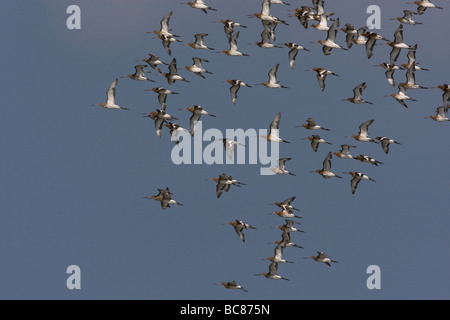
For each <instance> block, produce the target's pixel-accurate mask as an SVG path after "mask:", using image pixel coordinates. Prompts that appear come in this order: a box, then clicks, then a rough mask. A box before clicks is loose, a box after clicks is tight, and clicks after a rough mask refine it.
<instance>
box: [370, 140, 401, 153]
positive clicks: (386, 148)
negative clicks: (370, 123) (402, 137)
mask: <svg viewBox="0 0 450 320" xmlns="http://www.w3.org/2000/svg"><path fill="white" fill-rule="evenodd" d="M375 139H377V140H378V141H380V142H381V147H382V148H383V151H384V153H386V154H388V153H389V146H390V145H391V144H393V143H394V144H398V145H401V143H400V142H398V141H395V140H392V139H390V138H388V137H376V138H375Z"/></svg>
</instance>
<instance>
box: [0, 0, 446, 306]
mask: <svg viewBox="0 0 450 320" xmlns="http://www.w3.org/2000/svg"><path fill="white" fill-rule="evenodd" d="M289 2H290V3H291V4H292V6H290V7H287V6H282V5H273V6H272V13H273V14H274V15H276V16H278V17H280V18H281V19H283V20H286V21H287V22H288V23H289V26H285V25H279V26H278V27H277V30H276V31H277V41H276V42H277V43H284V42H291V41H292V42H298V43H299V44H302V45H304V46H305V47H307V48H308V49H310V50H311V52H300V53H299V54H298V56H297V63H296V66H295V69H294V70H291V69H290V68H289V64H288V59H287V54H288V51H289V50H288V49H287V48H285V47H284V48H282V49H277V48H275V49H267V50H264V49H261V48H258V47H256V46H254V45H249V43H252V42H255V41H259V40H260V33H261V31H262V26H261V23H260V21H259V20H257V19H255V18H249V17H247V15H248V14H252V13H255V12H259V11H260V9H261V1H260V0H258V1H256V0H255V1H254V0H251V1H245V2H244V3H245V4H242V1H238V0H229V1H227V2H226V3H225V2H223V1H217V0H210V1H207V3H208V4H209V5H211V6H212V7H214V8H216V9H217V10H218V11H217V12H210V13H208V14H204V13H203V12H201V11H198V10H195V9H192V8H190V7H188V6H186V5H182V4H180V3H179V1H172V0H170V1H169V0H158V1H152V0H150V1H136V0H132V1H127V2H123V1H75V2H74V1H57V2H56V1H36V2H31V1H3V2H2V3H1V4H0V7H1V10H0V12H2V19H0V21H1V22H0V23H1V30H2V40H3V41H2V42H3V45H2V50H1V58H2V61H4V64H3V67H2V73H1V75H0V81H1V87H2V95H1V96H2V108H1V111H0V130H1V144H2V153H1V158H0V159H1V164H2V165H1V167H2V171H1V176H0V179H1V181H2V183H1V184H0V186H1V190H0V197H1V201H0V203H1V204H0V208H1V214H0V254H1V261H2V262H1V263H0V272H1V275H2V276H1V277H0V298H2V299H295V300H296V299H447V298H448V297H449V294H450V290H449V288H450V280H449V276H448V270H449V267H450V237H449V233H448V227H447V226H448V225H449V224H450V216H449V210H448V191H449V189H450V182H449V181H450V172H449V171H448V169H447V168H448V160H447V159H448V158H449V156H450V150H449V148H448V143H446V139H445V137H446V136H447V135H448V132H449V130H450V129H449V127H448V126H447V123H436V122H434V121H432V120H430V119H424V117H426V116H428V115H431V114H433V113H434V111H435V109H436V107H438V106H440V105H442V92H441V91H440V90H437V89H433V90H415V91H408V94H409V95H410V96H412V97H413V98H414V99H417V100H418V101H417V102H409V103H408V105H409V108H408V109H405V108H403V107H402V106H401V105H400V104H398V103H397V102H396V101H395V100H394V99H392V98H390V97H384V96H385V95H389V94H391V93H394V92H396V88H392V87H390V86H389V84H388V83H387V81H386V79H385V76H384V70H383V69H381V68H375V67H373V66H374V65H375V64H380V63H382V62H385V61H388V59H389V52H390V48H389V47H388V46H383V45H379V46H376V47H375V50H374V56H373V57H372V59H370V60H368V59H367V57H366V54H365V49H364V47H360V46H354V47H353V48H352V49H351V50H349V51H342V50H333V52H332V55H330V56H324V55H323V54H322V51H321V46H320V45H319V44H312V43H310V42H312V41H316V40H319V39H325V38H326V33H325V32H323V31H317V30H314V29H312V28H310V29H307V30H306V29H304V28H303V27H302V26H301V25H300V23H299V22H298V21H297V19H296V18H293V17H289V13H290V12H289V10H290V9H294V8H299V7H300V6H301V5H310V2H309V1H306V0H305V1H289ZM405 2H406V1H405ZM405 2H404V1H389V2H387V1H375V0H373V1H358V2H357V3H356V2H355V1H350V0H343V1H326V3H325V6H326V10H327V11H333V12H335V15H334V17H339V18H340V22H341V26H342V27H343V26H344V24H345V23H351V24H353V25H354V26H355V27H359V26H363V25H364V24H365V23H366V20H367V18H368V16H369V15H367V14H366V9H367V7H368V6H369V5H372V4H376V5H379V6H380V7H381V19H382V20H381V30H378V31H377V32H378V33H380V34H381V35H383V36H385V37H386V38H388V39H393V33H394V31H395V30H396V29H397V27H398V22H396V21H391V20H389V19H390V18H395V17H398V16H401V15H402V13H403V10H404V9H412V10H414V9H415V6H413V5H409V4H406V3H405ZM436 3H437V4H438V5H442V6H444V7H445V3H444V2H443V1H438V0H437V1H436ZM72 4H76V5H79V6H80V8H81V30H68V29H67V28H66V19H67V18H68V17H69V15H68V14H66V8H67V7H68V6H69V5H72ZM448 10H450V8H445V9H444V10H437V9H435V10H433V9H429V10H427V11H426V13H425V14H424V15H421V16H415V18H416V20H417V21H420V22H423V23H424V24H423V25H420V26H408V25H406V26H405V27H404V40H405V42H406V43H408V44H410V45H414V44H416V43H417V44H418V50H417V60H418V61H419V63H420V65H421V66H423V67H425V68H429V69H430V71H428V72H426V71H422V72H420V71H418V72H417V73H416V79H417V81H418V83H419V84H422V85H424V86H430V87H431V86H437V85H440V84H443V83H448V81H449V79H448V74H449V64H448V53H449V50H450V45H449V44H448V43H446V42H444V43H438V41H439V39H441V38H442V37H444V36H445V31H446V30H448V29H449V22H448V21H449V20H448ZM170 11H173V16H172V19H171V21H170V23H171V28H172V30H173V32H174V33H175V34H178V35H180V36H181V37H180V39H181V40H182V41H183V42H184V43H187V42H192V41H193V40H194V34H195V33H208V34H209V36H208V37H207V38H206V43H207V44H208V45H209V46H211V47H213V48H215V49H216V50H214V51H207V52H204V51H197V50H194V49H192V48H190V47H187V46H184V45H180V44H177V43H175V44H172V45H171V48H172V57H175V58H176V59H177V62H178V66H179V67H180V69H182V68H183V67H184V66H187V65H190V64H192V60H191V58H192V57H195V56H199V57H202V58H205V59H207V60H209V63H205V64H204V66H205V67H206V69H207V70H209V71H211V72H213V73H214V74H212V75H207V80H204V79H201V78H200V77H197V76H196V75H194V74H191V73H189V72H188V71H187V70H180V74H182V75H183V76H185V77H186V78H187V79H188V80H189V81H191V83H183V82H177V83H175V84H174V85H173V86H169V85H168V84H167V82H166V81H165V79H164V77H161V76H159V75H157V74H156V73H155V72H154V71H153V69H151V68H148V69H149V70H151V73H150V78H151V79H153V80H155V81H156V82H155V83H144V82H136V81H133V80H131V79H119V84H118V87H117V91H116V98H117V102H118V104H119V105H122V106H126V107H129V108H130V110H129V111H121V110H120V111H116V110H104V109H101V108H94V107H92V106H91V104H93V103H99V102H103V101H104V99H105V91H106V89H107V88H108V86H109V85H110V83H111V82H112V81H113V80H114V79H115V78H117V77H120V76H124V75H127V74H129V73H132V72H133V66H134V65H135V64H136V63H135V60H137V59H142V58H144V57H145V56H146V55H147V54H148V53H153V54H156V55H158V56H159V57H160V58H161V60H163V61H165V62H170V60H171V59H172V57H170V56H168V55H167V53H166V52H165V51H164V49H163V47H162V45H161V43H160V41H159V40H158V39H153V36H152V35H150V34H147V33H146V32H148V31H153V30H156V29H159V22H160V20H161V19H162V18H163V17H164V16H165V15H166V14H167V13H168V12H170ZM227 18H229V19H232V20H235V21H238V22H240V23H241V24H244V25H246V26H248V28H247V29H239V30H240V37H239V39H238V47H239V49H240V50H241V51H243V52H245V53H248V54H249V55H250V56H249V57H228V56H226V55H224V54H218V53H216V51H221V50H225V49H228V43H227V41H226V38H225V34H224V32H223V27H222V25H221V24H218V23H213V21H216V20H219V19H227ZM337 39H338V40H337V41H338V43H340V44H341V45H345V37H344V35H343V33H342V32H339V33H338V37H337ZM399 62H400V63H406V62H407V60H406V52H402V53H401V55H400V58H399ZM277 63H279V64H280V67H279V70H278V80H280V83H282V84H283V85H286V86H289V87H290V88H289V89H268V88H264V87H260V86H255V85H254V84H256V83H260V82H263V81H266V80H267V72H268V71H269V69H270V68H271V67H273V66H274V65H275V64H277ZM313 67H324V68H328V69H330V70H332V71H334V72H335V73H337V74H339V75H340V77H328V78H327V87H326V89H325V92H321V91H320V89H319V87H318V84H317V81H316V77H315V73H312V72H307V71H305V70H306V69H311V68H313ZM395 78H396V81H397V82H403V81H404V71H401V70H400V71H396V73H395ZM227 79H241V80H243V81H244V82H246V83H249V84H251V85H253V88H242V89H241V90H240V91H239V96H238V100H237V104H236V105H233V104H232V103H231V100H230V97H229V91H228V90H229V86H228V84H224V83H222V82H223V81H225V80H227ZM361 82H366V83H367V86H368V87H367V89H366V90H365V91H364V97H365V98H366V99H367V100H369V101H371V102H373V103H374V105H373V106H370V105H353V104H351V103H349V102H345V101H341V99H345V98H347V97H351V96H352V90H353V88H354V87H355V86H356V85H358V84H359V83H361ZM156 86H164V87H166V88H169V89H171V90H174V91H177V92H179V93H180V95H176V96H169V97H168V107H167V111H168V112H169V113H170V114H172V115H173V116H175V117H177V118H178V119H179V120H178V121H177V122H178V123H180V124H181V125H182V126H184V127H188V126H189V116H190V114H189V113H188V112H187V111H179V110H178V109H180V108H185V107H188V106H192V105H195V104H198V105H201V106H203V107H204V108H205V109H206V110H208V111H209V112H211V113H213V114H215V115H216V116H217V117H216V118H209V117H208V118H205V119H204V120H205V121H204V122H203V127H204V128H217V129H219V130H222V131H223V132H225V130H226V129H235V128H236V129H237V128H243V129H248V128H254V129H256V130H259V129H267V128H268V126H269V123H270V122H271V121H272V119H273V118H274V117H275V115H276V114H277V113H278V112H281V113H282V118H281V124H280V134H281V136H282V137H283V138H285V139H286V140H289V141H291V142H292V143H291V144H289V145H281V146H280V156H281V157H291V158H292V160H291V161H289V162H288V169H289V170H290V171H292V172H294V173H295V174H296V177H292V176H261V175H259V168H260V165H211V166H208V165H180V166H176V165H174V164H172V162H171V159H170V153H171V150H172V148H173V146H174V144H173V142H171V141H170V139H169V133H168V131H167V130H164V131H163V137H162V138H161V139H158V138H157V136H156V134H155V130H154V124H153V121H152V120H150V119H148V118H143V117H142V114H143V113H146V112H151V111H153V110H155V109H156V108H157V107H158V101H157V96H156V94H154V93H153V92H146V91H144V90H145V89H149V88H153V87H156ZM308 117H312V118H313V119H315V120H316V121H317V122H318V123H319V124H321V125H323V126H324V127H327V128H330V129H331V131H330V132H320V133H319V134H321V135H322V137H323V138H325V139H326V140H327V141H330V142H332V143H333V144H332V145H321V146H320V147H319V151H318V152H317V153H314V152H313V151H312V149H311V147H310V145H309V142H308V141H304V140H301V138H304V137H307V136H308V135H310V134H311V133H312V132H310V131H307V130H305V129H303V128H296V127H295V126H296V125H299V124H301V123H304V122H305V120H306V119H307V118H308ZM370 119H375V121H374V123H373V124H372V126H371V127H370V132H371V133H372V136H373V137H376V136H388V137H391V138H393V139H395V140H398V141H400V142H401V143H402V145H401V146H399V145H394V146H392V147H391V151H390V153H389V154H388V155H386V154H384V153H383V151H382V149H381V146H379V145H375V144H369V143H360V142H357V141H354V140H351V139H349V138H346V136H348V135H352V134H355V133H356V132H357V131H358V126H359V125H360V124H361V123H362V122H364V121H366V120H370ZM341 144H354V145H356V146H357V148H356V149H353V150H352V152H353V154H355V155H358V154H368V155H370V156H372V157H374V158H375V159H377V160H379V161H382V162H383V163H384V165H380V166H379V167H375V166H371V165H369V164H365V163H360V162H357V161H354V160H347V159H345V160H344V159H338V158H336V157H334V158H333V159H332V170H333V171H334V172H336V173H337V174H340V173H341V172H343V171H349V170H354V171H362V172H364V173H366V174H367V175H369V176H370V177H372V178H374V179H375V180H376V183H372V182H368V181H363V182H361V184H360V185H359V187H358V190H357V192H356V194H355V195H352V194H351V192H350V176H349V175H344V179H342V180H341V179H332V180H328V181H327V180H324V179H322V178H321V177H320V176H319V175H317V174H312V173H309V171H312V170H315V169H319V168H321V166H322V162H323V159H324V158H325V156H326V154H327V153H328V152H329V151H333V152H334V151H338V150H339V149H340V145H341ZM223 172H225V173H227V174H229V175H233V177H235V178H237V179H238V180H240V181H243V182H245V183H246V184H247V185H246V186H243V187H242V188H233V187H232V188H231V190H230V191H229V192H228V193H224V194H223V195H222V197H221V198H220V199H217V198H216V196H215V185H214V183H213V182H212V181H205V179H207V178H212V177H215V176H218V175H219V174H221V173H223ZM165 187H170V189H171V191H172V192H173V193H174V198H175V199H176V200H177V201H179V202H181V203H183V204H184V206H182V207H181V206H180V207H178V206H174V207H172V208H170V209H168V210H165V211H162V210H161V208H160V206H159V203H157V202H156V201H153V200H147V199H143V197H145V196H148V195H152V194H156V193H157V189H158V188H165ZM291 196H296V197H297V198H296V200H295V202H294V205H295V206H296V207H297V208H299V209H300V210H301V213H300V215H301V216H303V219H302V220H301V223H302V225H301V229H302V230H305V231H306V233H305V234H292V235H291V238H292V240H293V241H294V242H296V243H298V244H300V245H302V246H303V247H304V249H296V248H287V249H286V250H285V252H284V256H285V258H286V259H288V260H291V261H294V264H286V265H281V264H280V265H279V273H280V274H281V275H282V276H284V277H286V278H289V279H290V280H291V281H289V282H287V281H274V280H269V279H265V278H264V277H256V276H255V274H257V273H261V272H266V271H268V265H269V263H268V262H267V261H261V260H260V259H262V258H265V257H268V256H270V255H272V254H273V245H269V244H267V242H270V241H274V240H280V239H281V232H279V230H277V229H274V228H273V227H274V226H277V225H281V224H283V223H284V220H283V219H282V218H279V217H277V216H271V215H269V213H270V212H274V211H275V210H276V207H275V206H269V205H268V203H270V202H274V201H282V200H284V199H286V198H289V197H291ZM235 219H241V220H244V221H245V222H247V223H249V224H251V225H253V226H255V227H256V228H257V230H246V232H245V234H246V240H247V241H246V243H242V242H241V241H240V240H239V238H238V237H237V236H236V234H235V233H234V230H233V229H232V227H231V226H225V225H222V224H223V223H227V222H229V221H233V220H235ZM316 251H324V252H326V253H328V254H329V255H330V257H332V258H333V259H335V260H338V261H339V264H334V265H333V266H332V268H328V267H327V266H325V265H323V264H318V263H315V262H314V261H311V260H304V259H303V257H306V256H311V255H313V254H315V253H316ZM70 265H78V266H79V267H80V268H81V286H82V289H81V290H78V291H77V290H75V291H71V290H68V289H67V288H66V279H67V277H68V276H69V275H68V274H66V268H67V267H68V266H70ZM370 265H378V266H379V267H380V268H381V287H382V288H381V290H368V289H367V287H366V280H367V277H368V276H369V275H367V274H366V269H367V267H368V266H370ZM232 280H235V281H237V282H238V283H239V284H241V285H242V286H244V287H245V288H246V289H247V290H248V291H249V292H248V293H245V292H242V291H231V290H225V289H224V288H223V287H220V286H215V285H213V284H214V283H217V282H222V281H232Z"/></svg>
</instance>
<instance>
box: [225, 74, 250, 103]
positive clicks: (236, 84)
mask: <svg viewBox="0 0 450 320" xmlns="http://www.w3.org/2000/svg"><path fill="white" fill-rule="evenodd" d="M227 82H228V83H229V84H231V87H230V96H231V101H232V102H233V104H236V100H237V93H238V91H239V89H240V88H241V87H248V88H251V86H249V85H248V84H246V83H245V82H243V81H241V80H236V79H233V80H227Z"/></svg>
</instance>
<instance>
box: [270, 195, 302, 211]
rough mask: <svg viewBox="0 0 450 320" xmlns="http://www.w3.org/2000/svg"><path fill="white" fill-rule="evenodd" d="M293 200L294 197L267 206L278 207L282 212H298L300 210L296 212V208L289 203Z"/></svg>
mask: <svg viewBox="0 0 450 320" xmlns="http://www.w3.org/2000/svg"><path fill="white" fill-rule="evenodd" d="M295 198H296V197H295V196H294V197H290V198H288V199H286V200H284V201H283V202H274V203H269V204H271V205H276V206H279V207H280V208H281V209H283V210H296V211H300V210H298V209H297V208H294V207H293V206H292V205H291V202H292V201H294V200H295Z"/></svg>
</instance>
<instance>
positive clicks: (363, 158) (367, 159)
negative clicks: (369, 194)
mask: <svg viewBox="0 0 450 320" xmlns="http://www.w3.org/2000/svg"><path fill="white" fill-rule="evenodd" d="M355 160H359V161H361V162H364V163H369V164H372V165H374V166H377V167H378V165H379V164H384V163H383V162H381V161H378V160H375V159H374V158H372V157H369V156H366V155H362V154H360V155H359V156H357V157H355Z"/></svg>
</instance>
